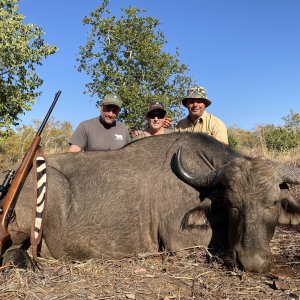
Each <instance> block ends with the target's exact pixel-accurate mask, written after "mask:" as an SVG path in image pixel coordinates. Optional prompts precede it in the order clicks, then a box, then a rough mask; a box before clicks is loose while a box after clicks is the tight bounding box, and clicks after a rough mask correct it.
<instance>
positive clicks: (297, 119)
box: [282, 110, 300, 131]
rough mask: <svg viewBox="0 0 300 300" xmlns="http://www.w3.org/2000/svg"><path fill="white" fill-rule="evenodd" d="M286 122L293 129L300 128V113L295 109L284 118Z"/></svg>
mask: <svg viewBox="0 0 300 300" xmlns="http://www.w3.org/2000/svg"><path fill="white" fill-rule="evenodd" d="M282 119H283V120H284V122H285V126H286V127H288V128H291V129H296V130H298V131H299V130H300V114H298V113H295V112H294V111H293V110H291V111H290V114H289V115H287V116H285V117H283V118H282Z"/></svg>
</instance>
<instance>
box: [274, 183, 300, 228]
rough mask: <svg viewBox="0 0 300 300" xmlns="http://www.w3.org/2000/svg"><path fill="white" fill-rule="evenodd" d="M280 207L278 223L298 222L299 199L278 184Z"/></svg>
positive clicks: (296, 223) (295, 223)
mask: <svg viewBox="0 0 300 300" xmlns="http://www.w3.org/2000/svg"><path fill="white" fill-rule="evenodd" d="M280 187H281V190H280V199H281V201H280V207H279V218H278V223H280V224H291V225H298V224H300V200H299V199H295V198H294V197H293V195H292V193H291V192H290V190H289V189H288V188H286V187H284V186H282V185H281V186H280Z"/></svg>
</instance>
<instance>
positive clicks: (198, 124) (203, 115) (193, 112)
mask: <svg viewBox="0 0 300 300" xmlns="http://www.w3.org/2000/svg"><path fill="white" fill-rule="evenodd" d="M182 104H183V105H184V106H185V107H186V108H187V109H188V112H189V114H188V116H187V117H186V118H184V119H182V120H180V121H179V122H178V124H177V125H176V131H179V132H183V131H189V132H203V133H207V134H209V135H211V136H213V137H214V138H215V139H217V140H219V141H220V142H223V143H224V144H228V135H227V128H226V126H225V124H224V123H223V122H222V121H221V120H220V119H219V118H217V117H215V116H214V115H212V114H210V113H208V112H207V111H206V107H208V106H209V105H211V101H210V100H208V99H207V96H206V91H205V89H204V87H201V86H194V87H192V88H191V89H189V91H188V95H187V96H186V97H185V98H183V99H182Z"/></svg>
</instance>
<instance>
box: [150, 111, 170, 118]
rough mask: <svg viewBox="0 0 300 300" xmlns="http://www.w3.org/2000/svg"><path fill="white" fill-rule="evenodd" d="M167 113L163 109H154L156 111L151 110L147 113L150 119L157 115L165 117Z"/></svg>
mask: <svg viewBox="0 0 300 300" xmlns="http://www.w3.org/2000/svg"><path fill="white" fill-rule="evenodd" d="M165 115H166V113H165V112H163V111H154V112H150V113H148V114H147V118H149V119H155V117H157V119H163V118H164V117H165Z"/></svg>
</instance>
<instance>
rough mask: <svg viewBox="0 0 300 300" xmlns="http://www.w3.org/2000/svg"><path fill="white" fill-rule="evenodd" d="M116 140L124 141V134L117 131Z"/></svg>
mask: <svg viewBox="0 0 300 300" xmlns="http://www.w3.org/2000/svg"><path fill="white" fill-rule="evenodd" d="M115 141H123V135H122V134H116V133H115Z"/></svg>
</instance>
